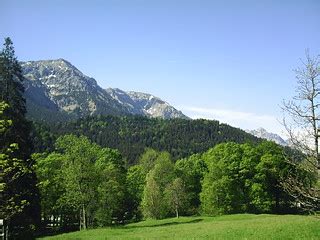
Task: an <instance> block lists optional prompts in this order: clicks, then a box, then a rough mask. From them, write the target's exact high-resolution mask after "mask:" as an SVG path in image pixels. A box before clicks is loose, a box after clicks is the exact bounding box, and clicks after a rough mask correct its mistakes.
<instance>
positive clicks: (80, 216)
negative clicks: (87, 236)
mask: <svg viewBox="0 0 320 240" xmlns="http://www.w3.org/2000/svg"><path fill="white" fill-rule="evenodd" d="M81 218H82V213H81V209H80V210H79V228H80V231H81V229H82V228H81V227H82V219H81Z"/></svg>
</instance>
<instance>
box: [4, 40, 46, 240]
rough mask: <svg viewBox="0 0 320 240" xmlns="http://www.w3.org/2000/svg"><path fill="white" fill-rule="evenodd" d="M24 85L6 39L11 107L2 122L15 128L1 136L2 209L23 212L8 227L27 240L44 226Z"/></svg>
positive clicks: (10, 218)
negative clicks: (41, 221) (38, 226)
mask: <svg viewBox="0 0 320 240" xmlns="http://www.w3.org/2000/svg"><path fill="white" fill-rule="evenodd" d="M22 83H23V76H22V71H21V67H20V65H19V62H18V60H17V58H16V57H15V52H14V48H13V44H12V41H11V40H10V38H6V39H5V43H4V48H3V50H2V51H1V52H0V92H1V94H0V101H4V102H5V103H6V104H8V107H7V108H6V109H5V110H3V111H2V118H3V119H5V120H9V121H11V125H10V127H8V128H7V129H6V130H5V131H3V132H2V133H1V135H0V154H1V155H2V159H1V170H0V172H1V174H2V173H5V175H4V177H3V182H4V186H5V188H4V191H3V193H2V196H1V202H2V204H1V205H2V207H3V208H6V207H8V206H9V205H11V207H13V208H15V207H17V208H19V209H20V210H19V211H18V212H16V211H12V213H15V214H8V215H6V216H5V217H6V223H7V225H8V227H9V237H10V238H24V239H26V238H31V237H32V232H33V231H34V230H35V227H36V226H37V225H38V224H39V222H40V204H39V193H38V189H37V187H36V181H37V180H36V176H35V173H34V171H33V163H34V162H33V161H32V159H31V157H30V155H31V152H32V147H33V146H32V144H31V142H32V141H31V139H30V129H31V128H30V122H28V121H27V120H26V118H25V113H26V106H25V100H24V98H23V96H22V95H23V92H24V87H23V84H22ZM18 166H20V167H18ZM14 176H15V177H14ZM13 199H15V200H13ZM12 200H13V201H12ZM22 202H24V203H25V204H23V205H24V207H23V209H21V208H20V207H19V206H20V205H21V203H22ZM1 214H5V212H1ZM2 217H4V216H2Z"/></svg>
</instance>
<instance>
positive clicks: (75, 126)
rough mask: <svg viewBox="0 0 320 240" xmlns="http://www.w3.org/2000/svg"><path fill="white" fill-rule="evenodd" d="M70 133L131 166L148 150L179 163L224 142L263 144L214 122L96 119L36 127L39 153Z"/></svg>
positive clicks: (119, 118)
mask: <svg viewBox="0 0 320 240" xmlns="http://www.w3.org/2000/svg"><path fill="white" fill-rule="evenodd" d="M69 133H73V134H77V135H85V136H87V137H88V138H89V139H90V140H92V141H94V142H96V143H97V144H99V145H100V146H102V147H109V148H114V149H118V150H119V151H120V152H121V154H122V155H123V157H125V158H126V159H127V162H128V163H129V164H130V165H131V164H133V163H135V162H136V160H137V159H138V157H139V156H140V155H141V154H142V153H143V151H144V150H145V148H147V147H148V148H153V149H156V150H159V151H168V152H169V153H170V154H171V155H172V157H173V159H175V160H176V159H180V158H183V157H187V156H190V155H192V154H194V153H201V152H204V151H206V150H208V149H209V148H211V147H213V146H215V145H216V144H218V143H222V142H236V143H246V142H251V143H257V142H260V139H258V138H256V137H254V136H253V135H251V134H248V133H246V132H245V131H243V130H241V129H238V128H234V127H231V126H229V125H226V124H221V123H219V122H218V121H212V120H203V119H200V120H185V119H171V120H164V119H159V118H152V119H150V118H147V117H142V116H125V117H118V116H96V117H88V118H85V119H79V120H76V121H71V122H64V123H56V124H50V125H48V124H46V123H34V145H35V151H36V152H43V151H49V152H50V151H52V150H53V144H54V142H55V140H56V139H57V137H58V136H61V135H65V134H69Z"/></svg>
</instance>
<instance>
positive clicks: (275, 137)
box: [245, 127, 288, 146]
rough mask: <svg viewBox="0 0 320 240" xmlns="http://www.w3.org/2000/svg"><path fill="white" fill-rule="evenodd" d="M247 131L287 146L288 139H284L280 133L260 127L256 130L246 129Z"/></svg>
mask: <svg viewBox="0 0 320 240" xmlns="http://www.w3.org/2000/svg"><path fill="white" fill-rule="evenodd" d="M245 131H246V132H247V133H250V134H252V135H254V136H256V137H258V138H263V139H267V140H269V141H273V142H275V143H277V144H279V145H282V146H287V145H288V141H286V140H284V139H283V138H282V137H281V136H280V135H278V134H276V133H272V132H268V131H267V130H266V129H264V128H262V127H260V128H257V129H254V130H245Z"/></svg>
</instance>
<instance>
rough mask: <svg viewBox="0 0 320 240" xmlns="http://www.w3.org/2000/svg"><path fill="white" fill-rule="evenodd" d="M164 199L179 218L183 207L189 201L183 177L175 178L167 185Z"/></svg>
mask: <svg viewBox="0 0 320 240" xmlns="http://www.w3.org/2000/svg"><path fill="white" fill-rule="evenodd" d="M164 199H165V201H166V202H167V204H168V207H169V209H170V210H171V212H173V213H174V214H176V217H177V218H179V216H180V215H179V213H180V211H181V209H183V208H185V207H186V203H187V194H186V191H185V185H184V182H183V181H182V179H181V178H175V179H174V180H173V181H172V182H171V183H169V184H168V185H167V186H166V189H165V191H164Z"/></svg>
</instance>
